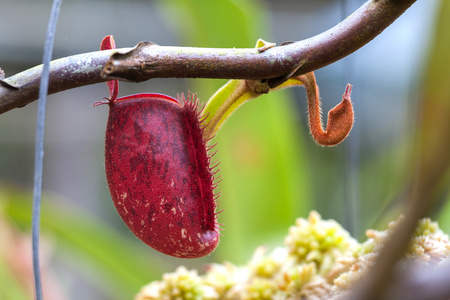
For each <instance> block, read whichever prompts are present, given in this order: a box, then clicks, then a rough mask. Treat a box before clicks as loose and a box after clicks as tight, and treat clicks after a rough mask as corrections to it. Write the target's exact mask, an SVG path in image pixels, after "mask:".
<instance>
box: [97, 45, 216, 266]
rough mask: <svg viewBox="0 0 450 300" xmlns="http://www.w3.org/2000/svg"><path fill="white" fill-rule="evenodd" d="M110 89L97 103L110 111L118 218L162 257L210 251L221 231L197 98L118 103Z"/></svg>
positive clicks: (110, 173)
mask: <svg viewBox="0 0 450 300" xmlns="http://www.w3.org/2000/svg"><path fill="white" fill-rule="evenodd" d="M107 38H108V37H107ZM105 39H106V38H105ZM111 39H112V38H111ZM104 41H105V40H104ZM102 47H103V42H102ZM108 87H109V88H110V94H111V98H110V99H108V101H103V102H99V103H97V104H96V105H99V104H109V107H110V110H109V117H108V124H107V128H106V141H105V168H106V178H107V182H108V187H109V190H110V193H111V197H112V199H113V201H114V205H115V207H116V209H117V211H118V212H119V215H120V216H121V218H122V219H123V221H124V222H125V223H126V224H127V226H128V227H129V228H130V230H131V231H132V232H133V233H134V234H135V235H136V236H137V237H139V238H140V239H141V240H142V241H143V242H144V243H146V244H148V245H149V246H151V247H152V248H154V249H156V250H158V251H160V252H162V253H165V254H167V255H171V256H176V257H181V258H196V257H201V256H204V255H207V254H209V253H210V252H211V251H213V250H214V249H215V247H216V246H217V244H218V242H219V236H220V234H219V226H218V223H217V213H216V211H215V210H216V198H217V195H216V194H214V188H215V187H216V184H215V183H214V174H215V172H214V171H213V168H212V167H211V166H210V162H211V157H210V155H208V147H207V146H206V141H205V139H204V136H203V128H202V126H203V125H202V122H201V121H200V120H199V111H198V109H197V106H198V101H197V100H196V99H195V98H194V97H193V96H189V97H188V99H187V100H186V99H185V98H184V96H182V97H181V99H180V101H179V102H178V101H177V100H176V99H174V98H172V97H169V96H166V95H161V94H138V95H131V96H126V97H122V98H117V99H116V97H117V85H112V84H110V85H108Z"/></svg>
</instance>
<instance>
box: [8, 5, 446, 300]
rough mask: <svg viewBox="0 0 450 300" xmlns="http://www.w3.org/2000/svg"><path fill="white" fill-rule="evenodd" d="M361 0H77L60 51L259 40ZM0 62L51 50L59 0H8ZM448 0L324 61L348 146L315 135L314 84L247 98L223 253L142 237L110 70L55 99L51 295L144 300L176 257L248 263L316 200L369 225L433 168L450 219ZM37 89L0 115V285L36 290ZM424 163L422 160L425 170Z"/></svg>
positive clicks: (170, 89)
mask: <svg viewBox="0 0 450 300" xmlns="http://www.w3.org/2000/svg"><path fill="white" fill-rule="evenodd" d="M363 2H364V1H359V0H358V1H357V0H334V1H333V0H316V1H310V0H303V1H300V0H297V1H294V0H283V1H280V0H279V1H275V0H272V1H268V0H267V1H262V0H261V1H258V0H239V1H238V0H218V1H208V0H166V1H163V0H160V1H123V0H122V1H119V0H117V1H110V0H108V1H106V0H103V1H100V0H98V1H92V0H91V1H86V0H83V1H65V2H63V4H62V8H61V14H60V19H59V22H58V27H57V34H56V39H55V50H54V58H59V57H64V56H69V55H73V54H77V53H83V52H89V51H95V50H97V49H98V48H99V44H100V41H101V39H102V38H103V37H104V36H106V35H109V34H112V35H114V38H115V40H116V43H117V47H118V48H120V47H129V46H133V45H135V44H136V43H138V42H139V41H141V40H151V41H153V42H156V43H157V44H161V45H174V46H197V47H245V48H251V47H253V46H254V44H255V43H256V40H257V39H258V38H263V39H265V40H267V41H271V42H276V43H277V44H280V43H282V42H285V41H291V40H300V39H304V38H307V37H310V36H313V35H315V34H318V33H320V32H322V31H324V30H326V29H328V28H330V27H332V26H334V25H335V24H337V23H338V22H339V21H340V20H342V19H344V18H345V17H346V16H347V15H348V14H350V13H351V12H352V11H353V10H355V9H356V8H357V7H358V6H360V5H361V4H362V3H363ZM0 7H1V9H0V36H1V37H2V38H1V39H0V66H1V67H2V68H3V69H4V70H5V72H6V76H9V75H13V74H15V73H17V72H20V71H22V70H25V69H27V68H30V67H32V66H34V65H37V64H40V60H41V56H42V48H43V44H44V38H45V32H46V27H47V22H48V16H49V13H50V8H51V1H31V0H19V1H16V0H14V1H13V0H1V1H0ZM448 15H450V1H446V0H442V1H439V0H418V1H417V3H416V4H414V5H413V6H412V7H411V9H409V10H408V11H407V12H406V13H405V14H404V15H403V16H402V17H401V18H400V19H399V20H397V21H396V22H395V23H394V24H393V25H392V26H391V27H390V28H388V29H387V30H386V31H385V32H383V33H382V34H381V35H380V36H379V37H377V38H376V39H375V40H374V41H373V42H372V43H370V44H369V45H367V46H365V47H364V48H362V49H361V50H360V51H358V52H357V53H355V54H353V55H351V56H349V57H348V58H346V59H344V60H342V61H340V62H337V63H335V64H333V65H330V66H328V67H326V68H324V69H321V70H318V71H317V72H316V76H317V80H318V84H319V87H320V89H321V96H322V99H323V111H324V112H327V111H328V110H329V109H330V108H332V107H333V106H334V105H336V104H337V103H338V102H339V101H340V98H341V95H342V93H343V91H344V88H345V86H346V84H347V83H348V82H350V83H352V84H353V86H354V88H353V95H352V98H353V102H354V106H355V115H356V120H355V126H354V128H353V131H352V133H351V134H350V137H349V138H348V139H347V140H346V141H345V142H344V143H342V144H341V145H339V146H337V147H334V148H322V147H319V146H317V145H316V144H315V143H314V142H313V140H312V138H311V137H310V136H309V133H308V129H307V121H306V99H305V93H304V90H303V89H302V88H296V89H290V90H284V91H277V92H274V93H273V94H270V95H265V96H262V97H260V98H258V99H256V100H254V101H253V102H250V103H248V104H245V105H244V106H243V107H242V108H240V109H239V110H238V111H237V112H236V113H235V114H234V115H233V116H232V117H231V118H230V120H229V121H228V122H227V123H226V124H225V126H224V127H223V128H222V130H221V131H220V132H219V133H218V135H217V137H216V138H215V140H214V142H217V144H218V145H217V149H218V150H219V152H218V153H217V155H216V157H217V158H218V159H219V160H220V161H221V164H220V170H221V171H220V175H221V176H222V178H223V180H222V182H221V184H220V186H219V188H218V190H219V191H222V195H221V198H220V201H219V204H220V207H219V210H221V209H224V212H222V213H221V214H220V215H219V222H220V223H223V224H224V225H223V226H222V227H223V229H224V230H223V231H222V234H223V237H222V239H221V242H220V244H219V246H218V248H217V250H216V251H215V252H214V253H213V254H212V255H210V256H207V257H205V258H202V259H196V260H182V259H177V258H172V257H168V256H165V255H162V254H160V253H158V252H156V251H154V250H153V249H151V248H149V247H148V246H146V245H144V244H143V243H142V242H140V241H139V240H138V239H137V238H135V237H134V236H133V235H132V234H131V233H130V232H129V230H128V228H127V227H126V226H125V225H124V224H123V223H122V221H121V220H120V218H119V216H118V215H117V213H116V212H115V210H114V207H113V204H112V201H111V199H110V196H109V192H108V190H107V186H106V181H105V176H104V158H103V146H104V130H105V126H106V119H107V109H106V107H98V108H92V104H93V103H94V102H95V101H99V100H100V99H102V98H103V97H105V96H107V94H108V92H107V88H106V85H105V84H96V85H91V86H86V87H83V88H79V89H75V90H70V91H67V92H63V93H60V94H56V95H52V96H50V97H49V102H48V109H47V124H46V146H45V171H44V190H45V197H44V199H43V201H44V203H43V209H42V238H43V241H42V248H43V250H42V252H43V256H44V257H45V258H44V259H43V264H44V265H45V266H44V267H43V274H44V293H45V296H46V299H48V300H51V299H131V298H132V297H133V295H134V294H135V293H137V292H138V290H139V288H140V287H141V286H142V285H144V284H146V283H147V282H149V281H151V280H156V279H159V278H160V277H161V274H162V273H163V272H170V271H172V270H174V269H175V267H176V266H178V265H186V266H187V267H189V268H198V269H199V270H202V268H204V266H205V265H206V264H207V263H210V262H223V261H231V262H233V263H236V264H243V263H245V262H246V261H247V260H248V259H249V258H250V256H251V254H252V252H253V251H254V249H255V247H257V246H259V245H266V246H267V247H269V248H272V247H274V246H276V245H282V243H283V237H284V236H285V234H286V233H287V230H288V227H289V226H290V225H291V224H293V223H294V221H295V219H296V218H297V217H306V216H307V214H308V212H309V211H310V210H312V209H315V210H317V211H318V212H319V213H320V214H321V215H322V216H323V217H324V218H333V219H336V220H337V221H338V222H340V223H341V224H343V225H344V226H345V227H346V228H347V229H348V230H349V231H350V232H351V233H352V234H353V235H354V236H355V237H356V238H358V239H359V240H363V239H364V231H365V230H366V229H368V228H374V227H380V226H381V227H383V226H384V225H385V223H386V222H387V221H389V220H392V219H394V218H396V216H397V214H398V209H399V207H400V206H399V203H402V201H404V200H405V199H404V198H405V195H407V194H408V190H409V188H410V186H411V183H412V182H413V180H415V179H417V178H425V179H427V180H422V181H421V182H426V183H427V185H426V186H423V187H421V188H423V189H424V190H426V191H427V193H428V194H430V197H433V199H435V201H436V203H437V205H436V208H435V210H434V211H433V216H434V217H435V218H437V219H439V220H440V222H441V227H442V228H443V229H444V230H445V231H447V232H450V206H448V205H446V202H445V200H446V199H448V198H449V186H450V173H449V164H450V162H449V160H450V151H449V150H448V149H449V148H450V145H449V144H450V134H449V132H450V84H449V83H450V57H449V55H448V53H449V52H450V24H448V23H449V21H448V20H450V19H449V18H448V17H447V18H445V17H443V16H448ZM224 83H225V81H223V80H207V79H197V80H183V79H155V80H151V81H147V82H144V83H140V84H131V83H124V82H122V83H120V90H119V93H120V95H121V96H123V95H127V94H132V93H140V92H158V93H164V94H169V95H173V96H175V95H176V94H177V93H181V92H187V91H188V90H190V91H194V92H197V93H198V95H199V97H200V99H201V100H206V99H208V97H209V96H210V95H211V94H212V93H213V92H214V91H215V90H216V89H217V88H219V87H220V86H221V85H222V84H224ZM35 122H36V103H32V104H30V105H28V106H26V107H24V108H20V109H15V110H13V111H10V112H8V113H6V114H4V115H1V116H0V154H1V155H0V282H2V283H7V284H1V285H0V299H2V300H3V299H6V300H9V299H14V300H15V299H19V300H20V299H30V298H31V296H30V295H32V286H31V277H30V276H31V275H30V272H31V261H30V260H31V259H30V252H31V248H30V246H29V239H28V237H29V230H30V223H31V222H30V219H31V189H32V178H33V175H32V173H33V163H34V161H33V159H34V154H33V151H34V150H33V147H34V133H35ZM417 169H420V172H416V170H417Z"/></svg>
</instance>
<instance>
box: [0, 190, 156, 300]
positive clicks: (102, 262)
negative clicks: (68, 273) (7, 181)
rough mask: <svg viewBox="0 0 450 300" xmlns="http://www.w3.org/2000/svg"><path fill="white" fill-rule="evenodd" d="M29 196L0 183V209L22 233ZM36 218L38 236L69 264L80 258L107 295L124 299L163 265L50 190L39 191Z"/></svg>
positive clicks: (25, 227)
mask: <svg viewBox="0 0 450 300" xmlns="http://www.w3.org/2000/svg"><path fill="white" fill-rule="evenodd" d="M31 199H32V194H31V192H27V191H22V190H21V189H17V188H13V187H10V186H7V185H1V187H0V212H3V213H5V215H6V216H7V218H8V219H10V220H11V222H12V223H13V224H14V225H15V226H16V227H17V228H20V229H21V231H22V232H24V233H27V234H28V233H29V232H30V230H31V228H30V226H31ZM41 218H42V219H41V227H42V235H43V237H44V238H47V239H50V240H51V241H52V242H54V243H55V244H56V247H57V249H58V252H60V253H61V254H63V256H67V257H70V262H71V263H70V264H73V267H76V266H77V265H78V264H79V263H82V265H85V266H86V268H89V272H86V273H84V274H85V276H87V277H88V279H89V281H91V282H93V283H94V284H97V285H100V286H102V287H103V291H104V292H105V293H106V294H108V298H109V299H130V298H131V297H132V296H133V295H134V294H135V293H136V291H137V290H138V289H139V287H140V286H142V285H143V284H144V283H146V282H147V281H148V280H149V278H157V277H158V276H159V274H161V272H162V270H163V268H162V266H161V264H160V263H159V262H158V261H157V260H152V259H151V257H150V256H149V255H148V253H147V251H145V250H144V249H145V248H141V247H138V246H137V243H136V241H134V240H132V239H131V238H130V236H129V235H126V236H125V235H123V234H120V233H118V232H117V231H115V230H113V229H111V228H109V227H108V226H107V225H106V224H105V223H103V222H102V221H101V220H99V219H98V218H96V217H95V216H94V215H90V214H89V213H86V212H82V211H79V210H77V209H76V208H75V207H70V206H69V205H68V204H67V202H65V201H63V199H61V198H58V197H57V196H56V195H48V194H47V195H44V197H43V204H42V217H41ZM30 251H31V250H30ZM2 265H3V264H2V263H1V258H0V267H1V266H2ZM88 266H89V267H88ZM2 274H3V273H2V272H1V270H0V276H1V275H2ZM2 286H3V287H8V288H9V286H5V285H0V295H1V292H6V291H2ZM2 299H16V298H2Z"/></svg>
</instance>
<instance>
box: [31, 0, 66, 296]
mask: <svg viewBox="0 0 450 300" xmlns="http://www.w3.org/2000/svg"><path fill="white" fill-rule="evenodd" d="M61 2H62V0H54V1H53V5H52V11H51V14H50V19H49V21H48V27H47V37H46V39H45V45H44V54H43V57H42V63H43V68H42V76H41V83H40V87H39V100H38V110H37V124H36V145H35V162H34V188H33V212H32V232H31V239H32V246H31V247H32V255H33V274H34V287H35V299H37V300H42V299H43V298H42V284H41V272H40V269H39V227H40V215H41V198H42V174H43V165H44V127H45V108H46V105H47V93H48V82H49V76H50V61H51V59H52V53H53V44H54V40H55V31H56V23H57V21H58V15H59V10H60V7H61Z"/></svg>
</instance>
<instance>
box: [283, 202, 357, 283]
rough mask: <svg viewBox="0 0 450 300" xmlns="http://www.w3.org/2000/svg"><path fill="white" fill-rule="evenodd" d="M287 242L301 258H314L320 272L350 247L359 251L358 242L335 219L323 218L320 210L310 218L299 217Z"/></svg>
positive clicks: (289, 247)
mask: <svg viewBox="0 0 450 300" xmlns="http://www.w3.org/2000/svg"><path fill="white" fill-rule="evenodd" d="M285 244H286V246H287V248H288V251H289V253H290V254H292V255H294V256H296V257H297V259H298V261H299V262H300V263H301V262H306V263H308V262H315V263H316V266H317V269H318V272H319V274H321V275H326V273H327V272H329V271H330V270H331V268H332V267H333V265H334V264H335V262H336V259H337V258H339V257H342V256H343V255H344V254H345V253H346V252H348V251H353V252H354V251H356V249H357V246H358V242H357V241H356V240H354V239H353V238H352V237H351V236H350V234H349V233H348V232H347V231H346V230H345V229H344V228H342V226H341V225H339V224H338V223H337V222H336V221H334V220H322V219H321V218H320V215H319V214H318V213H317V212H314V211H313V212H311V213H310V215H309V217H308V219H307V220H305V219H297V221H296V225H295V226H292V227H291V228H290V229H289V235H288V236H287V237H286V240H285Z"/></svg>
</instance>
